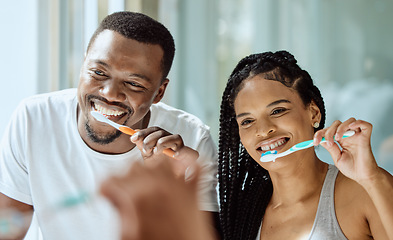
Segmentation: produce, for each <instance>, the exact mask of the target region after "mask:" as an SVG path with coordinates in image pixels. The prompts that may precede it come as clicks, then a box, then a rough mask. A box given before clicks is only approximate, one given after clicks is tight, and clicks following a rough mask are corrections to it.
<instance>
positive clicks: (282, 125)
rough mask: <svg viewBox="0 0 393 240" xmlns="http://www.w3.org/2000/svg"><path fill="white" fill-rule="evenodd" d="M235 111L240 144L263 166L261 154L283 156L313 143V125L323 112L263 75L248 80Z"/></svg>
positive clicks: (235, 104)
mask: <svg viewBox="0 0 393 240" xmlns="http://www.w3.org/2000/svg"><path fill="white" fill-rule="evenodd" d="M234 107H235V113H236V121H237V123H238V126H239V135H240V140H241V142H242V144H243V146H244V147H245V148H246V150H247V152H248V153H249V154H250V156H251V157H252V158H253V159H254V160H256V161H257V162H258V163H259V164H261V162H260V161H259V159H260V156H261V154H262V153H264V152H266V151H270V150H277V151H278V152H279V153H280V152H283V151H286V150H288V149H289V148H291V147H292V146H293V145H295V144H297V143H299V142H302V141H305V140H310V139H312V138H313V135H314V129H313V124H314V122H316V121H319V119H320V111H319V108H318V107H317V106H316V105H315V104H314V103H311V104H309V105H308V106H305V105H304V104H303V102H302V100H301V98H300V96H299V94H298V93H297V92H296V91H295V90H294V89H291V88H288V87H286V86H284V85H283V84H282V83H280V82H278V81H274V80H266V79H264V78H263V76H262V75H257V76H254V77H252V78H250V79H247V80H245V82H244V83H243V88H242V89H241V90H240V92H239V93H238V95H237V97H236V99H235V102H234ZM290 157H291V155H289V156H287V157H283V158H279V159H277V161H280V160H281V159H284V158H290ZM263 164H264V166H265V164H266V163H263ZM261 165H262V164H261Z"/></svg>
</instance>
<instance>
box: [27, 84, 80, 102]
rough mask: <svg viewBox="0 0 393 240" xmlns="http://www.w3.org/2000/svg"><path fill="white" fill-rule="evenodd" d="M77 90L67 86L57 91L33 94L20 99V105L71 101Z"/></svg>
mask: <svg viewBox="0 0 393 240" xmlns="http://www.w3.org/2000/svg"><path fill="white" fill-rule="evenodd" d="M76 92H77V90H76V89H75V88H69V89H64V90H59V91H53V92H47V93H40V94H36V95H33V96H29V97H27V98H25V99H23V100H22V102H21V103H22V105H28V106H34V105H41V104H59V103H67V102H72V101H73V100H74V99H75V97H76Z"/></svg>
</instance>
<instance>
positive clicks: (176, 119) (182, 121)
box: [151, 102, 210, 131]
mask: <svg viewBox="0 0 393 240" xmlns="http://www.w3.org/2000/svg"><path fill="white" fill-rule="evenodd" d="M151 111H152V120H153V122H157V123H162V124H164V125H174V124H176V125H177V127H181V126H182V125H187V127H188V128H191V127H192V128H199V129H203V130H205V131H209V130H210V128H209V126H207V125H206V124H205V123H204V122H203V121H202V120H201V119H200V118H198V117H197V116H195V115H193V114H192V113H189V112H186V111H184V110H181V109H178V108H175V107H172V106H170V105H168V104H165V103H163V102H159V103H156V104H153V105H152V107H151ZM153 124H154V123H153ZM190 130H191V129H190Z"/></svg>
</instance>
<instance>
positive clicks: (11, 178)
mask: <svg viewBox="0 0 393 240" xmlns="http://www.w3.org/2000/svg"><path fill="white" fill-rule="evenodd" d="M25 109H26V108H25V107H24V104H20V105H19V107H18V108H17V109H16V110H15V112H14V114H13V115H12V117H11V121H10V122H9V124H8V126H7V128H6V130H5V133H4V135H3V137H2V140H1V145H0V192H1V193H3V194H4V195H6V196H8V197H10V198H13V199H15V200H18V201H20V202H23V203H26V204H29V205H32V199H31V195H30V187H29V186H30V185H29V174H28V166H27V164H26V162H27V160H26V152H27V151H28V150H27V149H26V138H27V120H26V115H27V114H26V110H25Z"/></svg>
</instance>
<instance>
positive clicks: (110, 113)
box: [94, 103, 124, 116]
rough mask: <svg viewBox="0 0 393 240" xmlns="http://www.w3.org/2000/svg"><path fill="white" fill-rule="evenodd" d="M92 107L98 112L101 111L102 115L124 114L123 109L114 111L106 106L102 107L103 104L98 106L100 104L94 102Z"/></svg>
mask: <svg viewBox="0 0 393 240" xmlns="http://www.w3.org/2000/svg"><path fill="white" fill-rule="evenodd" d="M94 108H95V109H96V110H97V111H98V112H100V113H102V114H104V115H107V116H119V115H122V114H124V112H123V111H116V110H112V109H107V108H104V107H103V106H100V105H98V104H96V103H95V104H94Z"/></svg>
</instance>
